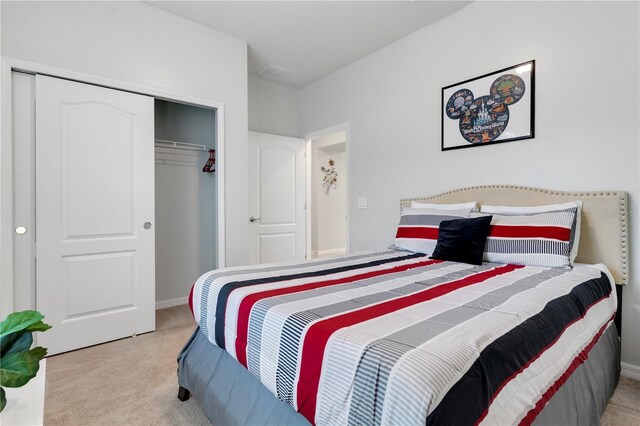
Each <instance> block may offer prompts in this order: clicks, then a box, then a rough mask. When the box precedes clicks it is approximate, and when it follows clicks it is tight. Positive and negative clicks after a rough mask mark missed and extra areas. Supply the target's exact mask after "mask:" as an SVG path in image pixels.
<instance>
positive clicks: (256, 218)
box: [249, 216, 260, 223]
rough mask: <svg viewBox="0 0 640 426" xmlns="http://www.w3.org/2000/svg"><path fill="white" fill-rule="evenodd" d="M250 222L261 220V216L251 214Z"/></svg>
mask: <svg viewBox="0 0 640 426" xmlns="http://www.w3.org/2000/svg"><path fill="white" fill-rule="evenodd" d="M249 222H251V223H253V222H260V218H259V217H253V216H251V217H250V218H249Z"/></svg>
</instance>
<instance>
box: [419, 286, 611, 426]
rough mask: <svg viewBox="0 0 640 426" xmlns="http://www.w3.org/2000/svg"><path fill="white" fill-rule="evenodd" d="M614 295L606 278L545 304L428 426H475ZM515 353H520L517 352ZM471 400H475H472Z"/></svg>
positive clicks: (455, 390) (481, 363)
mask: <svg viewBox="0 0 640 426" xmlns="http://www.w3.org/2000/svg"><path fill="white" fill-rule="evenodd" d="M610 293H611V284H610V283H609V279H608V278H607V276H606V275H605V274H604V273H602V274H601V276H600V278H593V279H591V280H588V281H585V282H583V283H581V284H579V285H577V286H576V287H574V288H573V289H572V290H571V292H569V293H568V294H566V295H564V296H561V297H558V298H557V299H554V300H552V301H550V302H549V303H547V305H546V306H545V307H544V309H543V310H542V311H541V312H540V313H538V314H536V315H534V316H533V317H531V318H529V319H527V320H525V321H524V322H523V323H522V324H520V325H518V326H517V327H515V328H514V329H512V330H510V331H509V332H507V333H506V334H504V335H503V336H502V337H500V338H498V339H496V340H495V341H494V342H493V343H491V344H490V345H489V346H487V347H486V348H485V349H484V350H483V351H482V353H481V354H480V356H479V357H478V359H477V360H476V361H475V362H474V363H473V365H472V366H471V368H469V370H468V371H467V372H466V373H465V374H464V376H462V378H461V379H460V380H459V381H458V382H457V383H456V384H455V385H454V386H453V387H452V388H451V389H450V390H449V392H447V394H446V395H445V397H444V398H443V399H442V401H441V402H440V404H438V406H437V407H436V408H435V410H433V411H432V412H431V414H430V415H429V416H428V417H427V422H426V424H427V425H428V426H432V425H444V424H446V425H474V424H475V423H476V422H477V421H478V420H479V418H480V416H482V415H483V413H484V412H485V410H486V409H487V408H488V407H489V404H490V403H491V401H492V399H493V397H494V395H495V393H496V392H497V391H498V390H499V389H500V387H501V386H502V384H503V383H504V382H505V381H506V380H508V379H509V378H510V377H512V376H513V375H514V374H516V373H517V372H519V371H520V370H521V369H522V368H523V367H524V366H526V365H527V364H528V363H529V362H530V361H531V360H532V359H533V358H534V357H536V356H537V355H538V354H539V353H540V352H542V351H544V348H546V347H547V346H549V345H550V344H552V343H553V342H554V341H555V340H556V339H557V338H558V337H559V336H560V335H561V334H562V333H563V331H564V329H565V328H566V327H567V326H568V325H569V324H571V323H572V322H573V321H575V320H578V319H579V318H581V317H582V316H584V314H585V313H586V311H587V309H588V308H589V307H590V306H591V305H593V304H594V303H597V302H598V301H600V300H603V299H606V298H607V297H609V294H610ZM514 348H517V349H518V351H517V352H514ZM469 395H474V397H473V398H469V397H468V396H469Z"/></svg>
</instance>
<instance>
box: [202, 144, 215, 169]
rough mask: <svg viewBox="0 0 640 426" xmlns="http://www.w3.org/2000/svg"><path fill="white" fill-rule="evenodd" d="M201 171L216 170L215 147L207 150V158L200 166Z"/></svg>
mask: <svg viewBox="0 0 640 426" xmlns="http://www.w3.org/2000/svg"><path fill="white" fill-rule="evenodd" d="M202 171H203V172H204V173H213V172H215V171H216V150H215V149H210V150H209V159H208V160H207V162H206V163H205V165H204V167H203V168H202Z"/></svg>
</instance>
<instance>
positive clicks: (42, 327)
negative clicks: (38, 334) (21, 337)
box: [25, 321, 52, 331]
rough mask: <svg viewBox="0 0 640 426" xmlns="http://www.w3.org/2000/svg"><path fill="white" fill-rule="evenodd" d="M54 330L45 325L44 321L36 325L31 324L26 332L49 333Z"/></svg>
mask: <svg viewBox="0 0 640 426" xmlns="http://www.w3.org/2000/svg"><path fill="white" fill-rule="evenodd" d="M50 328H52V327H51V326H50V325H49V324H45V323H44V322H42V321H38V322H37V323H35V324H31V325H30V326H29V327H27V328H25V330H26V331H47V330H48V329H50Z"/></svg>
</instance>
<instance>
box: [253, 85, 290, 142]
mask: <svg viewBox="0 0 640 426" xmlns="http://www.w3.org/2000/svg"><path fill="white" fill-rule="evenodd" d="M298 111H299V110H298V89H296V88H295V87H289V86H284V85H282V84H278V83H275V82H272V81H266V80H263V79H261V78H257V77H254V76H252V75H250V76H249V130H251V131H254V132H261V133H271V134H274V135H283V136H292V137H295V138H297V137H298V136H299V135H300V132H299V131H298Z"/></svg>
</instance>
